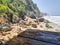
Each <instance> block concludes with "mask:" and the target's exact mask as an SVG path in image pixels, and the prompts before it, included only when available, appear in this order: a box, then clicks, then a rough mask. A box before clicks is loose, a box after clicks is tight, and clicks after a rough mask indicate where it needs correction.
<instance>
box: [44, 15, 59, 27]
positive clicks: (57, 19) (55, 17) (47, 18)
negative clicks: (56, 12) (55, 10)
mask: <svg viewBox="0 0 60 45" xmlns="http://www.w3.org/2000/svg"><path fill="white" fill-rule="evenodd" d="M44 19H46V20H49V21H50V22H53V23H55V24H57V25H59V26H60V16H44Z"/></svg>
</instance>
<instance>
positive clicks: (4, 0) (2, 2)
mask: <svg viewBox="0 0 60 45" xmlns="http://www.w3.org/2000/svg"><path fill="white" fill-rule="evenodd" d="M8 1H9V0H0V3H1V4H4V5H7V3H8Z"/></svg>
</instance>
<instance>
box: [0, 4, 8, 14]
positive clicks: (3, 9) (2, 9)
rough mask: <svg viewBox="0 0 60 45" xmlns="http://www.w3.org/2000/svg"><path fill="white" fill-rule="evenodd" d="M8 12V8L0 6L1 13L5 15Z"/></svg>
mask: <svg viewBox="0 0 60 45" xmlns="http://www.w3.org/2000/svg"><path fill="white" fill-rule="evenodd" d="M7 10H8V7H7V6H5V5H3V4H0V13H4V12H7Z"/></svg>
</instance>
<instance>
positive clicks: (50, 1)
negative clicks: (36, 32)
mask: <svg viewBox="0 0 60 45" xmlns="http://www.w3.org/2000/svg"><path fill="white" fill-rule="evenodd" d="M33 2H34V3H35V4H37V6H38V8H39V10H40V11H41V12H43V13H47V14H48V15H56V16H60V0H33Z"/></svg>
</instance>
